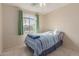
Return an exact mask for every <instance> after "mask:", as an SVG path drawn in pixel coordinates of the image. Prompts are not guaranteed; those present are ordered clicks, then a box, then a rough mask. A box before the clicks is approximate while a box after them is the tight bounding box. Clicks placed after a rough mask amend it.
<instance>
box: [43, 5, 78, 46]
mask: <svg viewBox="0 0 79 59" xmlns="http://www.w3.org/2000/svg"><path fill="white" fill-rule="evenodd" d="M56 28H57V29H59V30H62V31H64V32H65V34H66V35H67V36H68V38H69V39H70V40H71V41H72V42H74V44H76V45H78V46H79V4H69V5H67V6H64V7H62V8H59V9H57V10H55V11H53V12H50V13H49V14H47V15H45V19H44V29H43V30H44V31H47V30H53V29H56ZM66 44H67V42H66Z"/></svg>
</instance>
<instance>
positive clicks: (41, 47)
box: [25, 32, 61, 56]
mask: <svg viewBox="0 0 79 59" xmlns="http://www.w3.org/2000/svg"><path fill="white" fill-rule="evenodd" d="M59 34H60V32H58V33H56V34H54V32H45V33H41V34H28V35H34V36H35V35H36V36H40V37H39V38H35V39H34V38H31V37H29V36H28V35H27V36H26V39H25V44H27V45H28V46H29V47H31V48H32V49H33V50H34V54H33V55H35V56H38V55H40V54H41V53H42V52H43V51H45V50H46V49H49V48H50V47H52V46H53V45H55V44H56V43H57V42H59V40H61V39H60V37H59Z"/></svg>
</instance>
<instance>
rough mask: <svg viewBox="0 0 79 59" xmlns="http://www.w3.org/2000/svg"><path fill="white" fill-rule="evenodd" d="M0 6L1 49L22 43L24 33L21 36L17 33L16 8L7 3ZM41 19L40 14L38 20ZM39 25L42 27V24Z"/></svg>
mask: <svg viewBox="0 0 79 59" xmlns="http://www.w3.org/2000/svg"><path fill="white" fill-rule="evenodd" d="M2 7H3V49H7V48H13V47H17V46H22V45H24V39H25V36H26V35H23V36H18V35H17V32H18V31H17V30H18V28H17V27H18V26H17V25H18V8H17V7H13V6H10V5H7V4H3V5H2ZM30 14H31V13H30ZM32 15H33V14H32ZM41 19H42V16H40V22H42V21H41ZM40 24H42V23H40ZM40 27H42V25H40ZM40 30H41V29H40Z"/></svg>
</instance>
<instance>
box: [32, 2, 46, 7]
mask: <svg viewBox="0 0 79 59" xmlns="http://www.w3.org/2000/svg"><path fill="white" fill-rule="evenodd" d="M32 5H33V6H39V7H45V6H46V3H32Z"/></svg>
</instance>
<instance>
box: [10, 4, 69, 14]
mask: <svg viewBox="0 0 79 59" xmlns="http://www.w3.org/2000/svg"><path fill="white" fill-rule="evenodd" d="M10 5H12V6H16V7H19V8H21V9H24V10H27V11H31V12H37V13H41V14H46V13H49V12H51V11H54V10H55V9H58V8H61V7H64V6H66V5H68V3H46V6H43V7H40V6H39V5H38V4H37V5H33V3H10Z"/></svg>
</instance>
